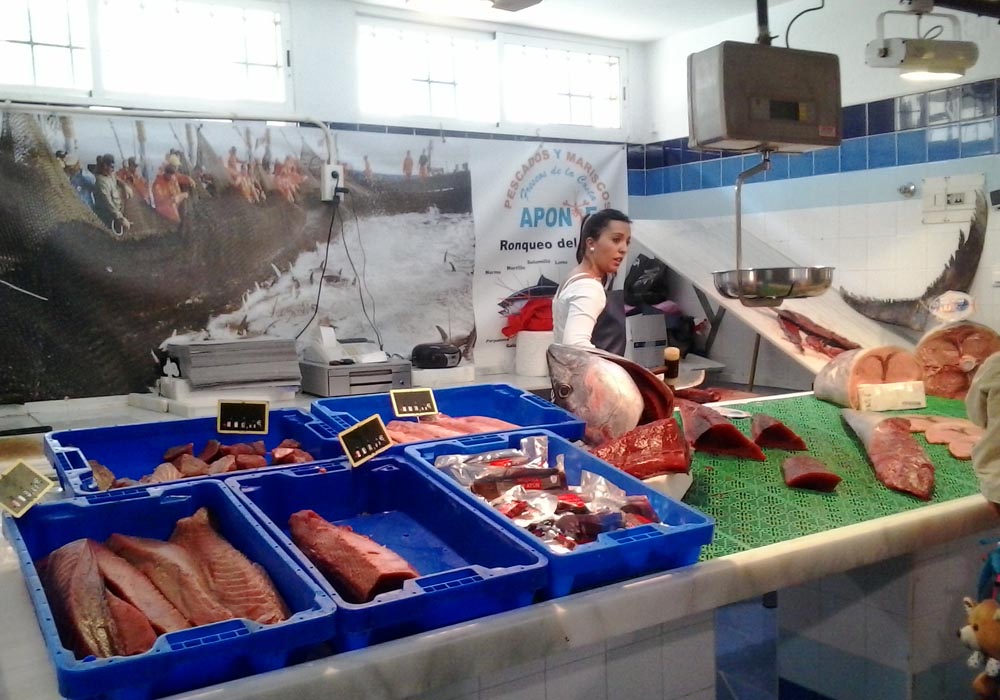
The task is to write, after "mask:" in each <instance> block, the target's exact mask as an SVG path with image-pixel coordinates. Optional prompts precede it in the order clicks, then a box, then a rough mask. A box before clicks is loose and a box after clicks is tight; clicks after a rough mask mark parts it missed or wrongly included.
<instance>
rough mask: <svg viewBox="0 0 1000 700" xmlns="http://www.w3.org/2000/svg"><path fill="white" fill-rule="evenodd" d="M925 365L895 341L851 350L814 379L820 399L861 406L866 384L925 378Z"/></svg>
mask: <svg viewBox="0 0 1000 700" xmlns="http://www.w3.org/2000/svg"><path fill="white" fill-rule="evenodd" d="M923 379H924V369H923V367H922V366H921V364H920V362H919V361H918V360H917V358H916V356H914V355H913V353H911V352H909V351H907V350H905V349H904V348H901V347H897V346H895V345H884V346H881V347H877V348H869V349H867V350H861V349H858V350H848V351H847V352H844V353H841V354H840V355H837V357H835V358H833V359H832V360H830V361H829V362H827V363H826V365H824V366H823V369H821V370H820V371H819V373H818V374H817V375H816V379H815V381H814V382H813V391H814V392H815V394H816V398H817V399H822V400H823V401H829V402H830V403H835V404H837V405H838V406H843V407H845V408H858V406H859V405H860V399H859V398H858V387H859V386H860V385H862V384H892V383H894V382H909V381H918V382H919V381H923Z"/></svg>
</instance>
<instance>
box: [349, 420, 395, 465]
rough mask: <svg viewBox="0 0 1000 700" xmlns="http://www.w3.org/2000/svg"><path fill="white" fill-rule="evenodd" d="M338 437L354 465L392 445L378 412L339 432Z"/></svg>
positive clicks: (365, 460)
mask: <svg viewBox="0 0 1000 700" xmlns="http://www.w3.org/2000/svg"><path fill="white" fill-rule="evenodd" d="M337 439H338V440H340V444H341V446H342V447H343V448H344V454H346V455H347V459H348V461H349V462H350V463H351V466H352V467H357V466H360V465H361V464H364V463H365V462H367V461H368V460H369V459H371V458H372V457H374V456H375V455H377V454H380V453H382V452H385V451H386V450H388V449H389V448H390V447H392V440H391V439H390V438H389V434H388V433H386V432H385V423H383V422H382V416H380V415H379V414H377V413H376V414H375V415H373V416H371V417H370V418H365V419H364V420H363V421H361V422H360V423H358V424H357V425H352V426H351V427H350V428H348V429H347V430H344V431H343V432H340V433H337Z"/></svg>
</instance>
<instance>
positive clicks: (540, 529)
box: [434, 435, 659, 553]
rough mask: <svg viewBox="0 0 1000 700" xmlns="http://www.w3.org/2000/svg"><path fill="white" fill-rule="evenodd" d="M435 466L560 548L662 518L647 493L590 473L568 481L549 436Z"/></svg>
mask: <svg viewBox="0 0 1000 700" xmlns="http://www.w3.org/2000/svg"><path fill="white" fill-rule="evenodd" d="M434 466H435V467H437V468H438V469H441V470H442V471H444V472H446V473H448V474H449V475H450V476H451V477H452V478H453V479H455V480H456V481H457V482H458V483H460V484H461V485H462V486H465V487H466V488H468V489H469V490H470V491H472V493H474V494H476V495H477V496H478V497H479V498H481V499H482V500H483V501H485V502H487V503H489V504H490V505H491V506H492V507H493V508H496V509H497V510H498V511H499V512H501V513H503V514H504V515H506V516H507V517H508V518H510V519H511V521H512V522H514V523H515V524H516V525H518V526H520V527H523V528H525V529H526V530H528V531H529V532H531V533H533V534H535V535H537V536H538V537H540V538H541V539H542V540H543V541H544V542H545V543H546V544H547V545H548V546H549V548H550V549H551V550H552V551H554V552H557V553H565V552H569V551H572V550H573V549H574V548H575V547H577V546H578V545H582V544H587V543H588V542H593V541H595V540H596V539H597V536H598V535H600V534H601V533H602V532H611V531H613V530H621V529H623V528H628V527H635V526H637V525H645V524H647V523H655V522H659V517H658V516H657V514H656V511H654V510H653V507H652V505H651V504H650V503H649V500H648V499H647V498H646V497H645V496H628V495H626V493H625V491H623V490H622V489H621V488H619V487H618V486H616V485H614V484H613V483H611V482H609V481H608V480H607V479H605V478H604V477H602V476H598V475H596V474H594V473H592V472H588V471H584V472H582V473H581V478H580V485H579V486H569V485H567V482H566V474H565V471H564V469H563V456H562V455H557V456H556V459H555V465H554V466H550V464H549V459H548V438H547V437H546V436H544V435H536V436H531V437H526V438H524V439H522V440H521V444H520V449H515V448H509V449H503V450H493V451H491V452H482V453H479V454H469V455H441V456H439V457H438V458H437V459H436V460H435V461H434Z"/></svg>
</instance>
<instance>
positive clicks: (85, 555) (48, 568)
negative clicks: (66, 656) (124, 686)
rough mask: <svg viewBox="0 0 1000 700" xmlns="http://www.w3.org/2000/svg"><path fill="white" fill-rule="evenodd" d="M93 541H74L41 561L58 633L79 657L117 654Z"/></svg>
mask: <svg viewBox="0 0 1000 700" xmlns="http://www.w3.org/2000/svg"><path fill="white" fill-rule="evenodd" d="M90 545H91V540H87V539H80V540H74V541H73V542H70V543H69V544H64V545H63V546H62V547H60V548H59V549H57V550H55V551H54V552H52V553H51V554H49V556H48V557H46V559H45V560H44V562H42V563H40V568H42V569H44V576H43V580H44V583H45V592H46V594H47V595H48V599H49V604H50V605H51V606H52V611H53V613H54V614H55V618H56V620H55V621H56V625H57V626H58V627H59V635H60V637H61V638H62V642H63V644H65V645H66V648H68V649H71V650H73V652H74V653H75V654H76V656H77V658H81V659H82V658H84V657H86V656H98V657H103V656H114V655H115V654H116V653H117V650H116V648H115V623H114V618H113V617H112V616H111V611H110V610H109V609H108V601H107V599H106V598H105V596H104V581H103V580H102V579H101V572H100V570H99V569H98V568H97V560H96V559H95V557H94V553H93V550H92V549H91V546H90Z"/></svg>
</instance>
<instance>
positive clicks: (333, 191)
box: [319, 163, 344, 202]
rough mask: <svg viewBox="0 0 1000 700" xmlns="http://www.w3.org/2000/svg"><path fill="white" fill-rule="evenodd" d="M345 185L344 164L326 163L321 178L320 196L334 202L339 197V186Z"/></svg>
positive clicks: (326, 200) (324, 199) (325, 200)
mask: <svg viewBox="0 0 1000 700" xmlns="http://www.w3.org/2000/svg"><path fill="white" fill-rule="evenodd" d="M343 186H344V166H343V165H339V164H337V163H324V164H323V172H322V177H321V178H320V195H319V198H320V199H322V200H323V201H324V202H332V201H333V200H334V199H336V198H337V188H338V187H343Z"/></svg>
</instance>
